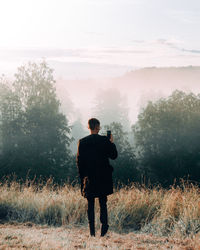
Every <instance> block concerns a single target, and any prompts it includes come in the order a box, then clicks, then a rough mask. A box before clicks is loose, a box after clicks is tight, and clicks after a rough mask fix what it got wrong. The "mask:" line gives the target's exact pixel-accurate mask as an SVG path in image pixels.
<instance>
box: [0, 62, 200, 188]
mask: <svg viewBox="0 0 200 250" xmlns="http://www.w3.org/2000/svg"><path fill="white" fill-rule="evenodd" d="M108 92H109V90H108ZM98 95H99V98H97V103H96V106H95V109H94V113H95V114H96V115H95V116H96V117H98V118H99V119H100V120H101V119H102V120H103V131H102V133H105V131H106V130H107V129H110V130H112V133H113V135H114V139H115V143H116V145H117V149H118V152H119V157H118V159H117V160H115V161H111V165H113V167H114V169H115V170H114V182H115V184H116V185H118V184H128V183H129V182H133V181H134V182H151V183H153V184H155V183H159V184H161V185H163V186H165V187H167V186H169V185H172V184H173V183H174V181H175V180H176V181H177V182H178V181H179V180H180V179H181V178H184V179H190V180H192V181H196V182H198V181H199V178H200V171H199V170H200V95H199V94H198V95H195V94H193V93H184V92H182V91H178V90H176V91H174V92H173V93H172V94H171V95H170V96H169V97H167V98H160V99H159V100H158V101H154V102H152V101H151V102H150V101H149V102H148V104H147V105H146V107H144V108H143V109H142V110H141V111H140V113H139V115H138V120H137V122H136V123H135V124H134V125H132V127H131V130H128V123H129V122H128V119H127V115H126V114H127V112H128V110H127V108H126V107H125V105H124V99H123V100H122V99H120V96H119V92H117V91H116V92H114V93H113V91H112V93H110V94H109V93H108V94H107V95H105V93H103V92H102V93H101V92H99V94H98ZM111 97H112V100H111V99H110V98H111ZM98 100H100V101H99V102H98ZM60 106H61V104H60V101H59V100H58V98H57V95H56V88H55V80H54V78H53V71H52V69H51V68H49V66H48V65H47V64H46V62H41V63H40V64H36V63H29V64H27V65H25V66H22V67H20V68H18V71H17V73H16V74H15V79H14V81H13V82H12V84H10V83H9V82H8V81H7V80H6V78H5V77H4V76H2V77H1V78H0V170H1V171H0V178H3V177H4V178H5V177H6V176H9V175H16V176H17V178H20V179H22V180H26V179H27V178H30V179H34V178H35V179H44V180H45V179H47V178H49V177H53V179H54V181H55V182H57V183H62V182H66V181H70V182H71V183H73V182H75V181H76V180H77V170H76V164H75V155H74V153H73V152H72V151H71V148H70V145H71V144H72V143H73V137H76V138H75V139H76V140H75V141H76V143H77V138H78V137H81V133H82V135H83V136H84V135H85V134H84V131H83V129H82V126H81V123H80V121H79V122H77V121H76V122H75V123H74V126H72V127H71V126H70V125H69V121H68V119H67V117H66V116H65V115H64V114H63V113H62V112H61V109H60ZM108 106H109V107H110V108H109V109H106V107H108ZM113 109H115V110H117V112H118V113H114V112H113ZM106 113H108V115H107V116H106V119H105V114H106ZM103 115H104V119H103ZM116 117H117V118H116ZM116 119H117V120H116ZM113 120H115V122H113Z"/></svg>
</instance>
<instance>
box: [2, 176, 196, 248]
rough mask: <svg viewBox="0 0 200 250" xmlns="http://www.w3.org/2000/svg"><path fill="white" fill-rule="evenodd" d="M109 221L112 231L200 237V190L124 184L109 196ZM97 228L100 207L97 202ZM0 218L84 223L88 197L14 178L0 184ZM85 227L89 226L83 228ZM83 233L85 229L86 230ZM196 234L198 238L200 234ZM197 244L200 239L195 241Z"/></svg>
mask: <svg viewBox="0 0 200 250" xmlns="http://www.w3.org/2000/svg"><path fill="white" fill-rule="evenodd" d="M108 212H109V224H110V228H111V231H112V232H113V233H127V234H128V233H130V232H134V233H136V232H137V233H140V234H142V233H143V234H144V233H145V234H151V235H154V236H157V237H178V238H179V239H186V238H187V239H194V238H195V239H198V237H199V236H200V189H199V187H198V186H194V185H192V184H185V183H183V184H182V186H181V187H176V188H175V187H171V188H170V189H169V190H165V189H162V188H151V189H150V188H145V187H141V186H135V185H132V186H129V187H124V188H121V189H120V190H116V192H115V193H114V194H113V195H111V196H109V197H108ZM96 218H97V219H96V226H97V228H99V226H100V225H99V219H98V218H99V206H98V205H97V204H96ZM0 220H1V221H2V222H4V223H13V222H18V223H27V222H28V223H34V224H35V225H49V226H64V227H66V226H77V225H79V226H87V202H86V200H85V199H84V198H83V197H82V196H81V195H80V189H79V187H78V186H75V187H73V186H70V185H65V186H63V187H58V186H54V185H53V184H52V182H51V180H49V181H48V182H47V183H46V185H43V186H42V185H41V186H39V185H36V184H34V183H31V182H28V181H27V183H26V184H23V185H20V184H19V183H17V182H15V181H13V182H11V183H10V184H9V185H8V183H1V185H0ZM87 230H88V229H87ZM87 233H88V232H87ZM199 238H200V237H199ZM198 244H199V246H200V242H199V243H198Z"/></svg>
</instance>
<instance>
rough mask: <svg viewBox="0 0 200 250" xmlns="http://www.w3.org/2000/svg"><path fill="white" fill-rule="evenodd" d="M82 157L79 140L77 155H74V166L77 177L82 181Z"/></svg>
mask: <svg viewBox="0 0 200 250" xmlns="http://www.w3.org/2000/svg"><path fill="white" fill-rule="evenodd" d="M81 158H82V155H81V143H80V140H79V142H78V150H77V155H76V165H77V168H78V173H79V176H80V178H81V179H82V178H83V169H82V168H83V166H82V165H83V164H82V159H81Z"/></svg>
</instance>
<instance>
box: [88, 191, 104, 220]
mask: <svg viewBox="0 0 200 250" xmlns="http://www.w3.org/2000/svg"><path fill="white" fill-rule="evenodd" d="M98 198H99V205H100V221H101V223H102V224H103V225H107V224H108V212H107V196H101V197H98ZM87 200H88V221H89V224H90V225H92V224H93V225H94V222H95V213H94V201H95V198H94V197H90V198H87Z"/></svg>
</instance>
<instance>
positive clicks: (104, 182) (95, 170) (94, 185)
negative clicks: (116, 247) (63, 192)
mask: <svg viewBox="0 0 200 250" xmlns="http://www.w3.org/2000/svg"><path fill="white" fill-rule="evenodd" d="M88 128H89V130H90V135H89V136H86V137H84V138H82V139H80V140H79V144H78V152H77V159H76V160H77V166H78V171H79V176H80V179H81V193H82V195H83V196H84V197H85V198H87V200H88V221H89V228H90V235H91V236H95V213H94V204H95V198H96V197H98V198H99V204H100V221H101V223H102V226H101V236H104V235H105V234H106V233H107V231H108V227H109V226H108V215H107V195H109V194H112V193H113V182H112V171H113V168H112V166H111V165H110V164H109V158H110V159H113V160H114V159H116V158H117V149H116V146H115V144H114V143H113V136H112V135H111V137H110V139H109V138H108V137H107V136H101V135H98V133H99V130H100V122H99V121H98V120H97V119H96V118H91V119H90V120H89V121H88Z"/></svg>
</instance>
